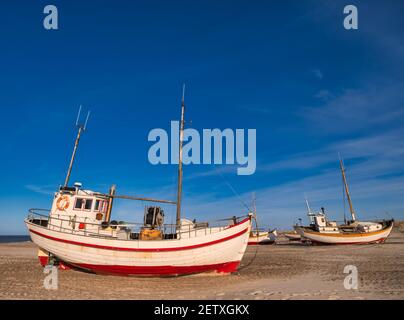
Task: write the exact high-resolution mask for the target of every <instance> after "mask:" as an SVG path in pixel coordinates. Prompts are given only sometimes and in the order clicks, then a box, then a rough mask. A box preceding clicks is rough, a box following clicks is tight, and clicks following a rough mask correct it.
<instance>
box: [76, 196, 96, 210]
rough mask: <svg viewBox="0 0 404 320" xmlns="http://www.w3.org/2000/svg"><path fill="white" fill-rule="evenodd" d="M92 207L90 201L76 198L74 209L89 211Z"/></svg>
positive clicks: (91, 201)
mask: <svg viewBox="0 0 404 320" xmlns="http://www.w3.org/2000/svg"><path fill="white" fill-rule="evenodd" d="M92 206H93V200H92V199H84V198H76V203H75V204H74V209H75V210H85V211H91V208H92Z"/></svg>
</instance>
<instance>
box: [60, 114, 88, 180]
mask: <svg viewBox="0 0 404 320" xmlns="http://www.w3.org/2000/svg"><path fill="white" fill-rule="evenodd" d="M80 114H81V106H80V109H79V113H78V115H77V120H76V127H78V128H79V131H78V133H77V138H76V142H75V143H74V148H73V154H72V158H71V159H70V165H69V169H68V170H67V175H66V179H65V183H64V185H63V187H65V188H66V187H67V186H68V184H69V179H70V174H71V172H72V168H73V164H74V159H75V158H76V152H77V148H78V146H79V141H80V137H81V133H82V132H84V131H86V127H87V121H88V118H89V117H90V112H88V113H87V118H86V121H85V122H84V125H83V124H79V120H80Z"/></svg>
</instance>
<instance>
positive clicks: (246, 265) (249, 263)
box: [238, 216, 259, 271]
mask: <svg viewBox="0 0 404 320" xmlns="http://www.w3.org/2000/svg"><path fill="white" fill-rule="evenodd" d="M252 218H253V219H254V221H255V226H256V228H257V230H258V223H257V219H256V217H255V216H252ZM258 235H259V233H258V232H257V240H258ZM247 246H248V245H247ZM258 249H259V244H258V243H257V245H256V249H255V252H254V256H253V257H252V259H251V260H250V261H249V262H248V263H247V264H245V265H243V266H241V267H240V268H239V269H238V271H241V270H244V269H245V268H248V267H249V266H250V265H251V264H252V263H253V262H254V261H255V259H256V258H257V255H258Z"/></svg>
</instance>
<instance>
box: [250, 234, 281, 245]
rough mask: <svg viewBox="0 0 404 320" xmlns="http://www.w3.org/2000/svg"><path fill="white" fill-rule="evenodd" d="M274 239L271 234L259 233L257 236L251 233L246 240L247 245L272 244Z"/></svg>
mask: <svg viewBox="0 0 404 320" xmlns="http://www.w3.org/2000/svg"><path fill="white" fill-rule="evenodd" d="M275 239H276V237H275V236H274V235H273V234H269V232H259V234H258V236H257V234H256V232H253V235H250V237H249V239H248V245H257V244H273V243H274V242H275Z"/></svg>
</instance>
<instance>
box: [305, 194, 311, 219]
mask: <svg viewBox="0 0 404 320" xmlns="http://www.w3.org/2000/svg"><path fill="white" fill-rule="evenodd" d="M304 201H305V202H306V207H307V214H308V215H312V214H313V211H311V208H310V204H309V200H308V199H307V195H306V194H304Z"/></svg>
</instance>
